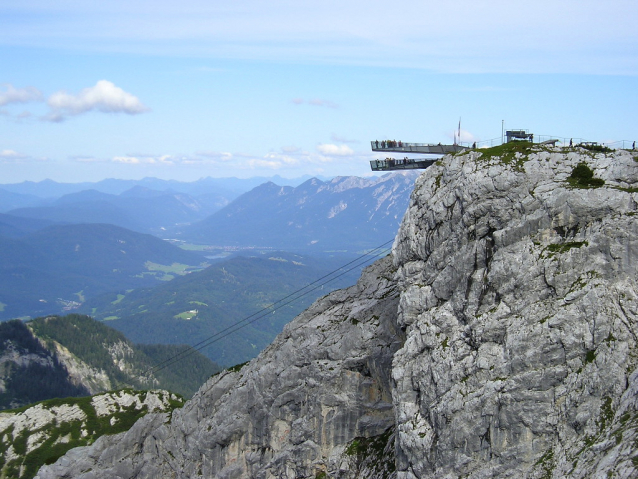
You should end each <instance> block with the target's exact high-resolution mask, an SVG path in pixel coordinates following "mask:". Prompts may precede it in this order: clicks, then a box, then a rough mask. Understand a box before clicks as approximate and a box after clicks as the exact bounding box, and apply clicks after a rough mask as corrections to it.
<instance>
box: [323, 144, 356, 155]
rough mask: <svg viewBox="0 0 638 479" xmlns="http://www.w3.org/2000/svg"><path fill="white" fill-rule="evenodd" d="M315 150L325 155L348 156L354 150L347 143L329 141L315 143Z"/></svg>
mask: <svg viewBox="0 0 638 479" xmlns="http://www.w3.org/2000/svg"><path fill="white" fill-rule="evenodd" d="M317 151H318V152H319V153H321V154H323V155H327V156H349V155H353V154H354V151H353V150H352V148H350V147H349V146H348V145H333V144H330V143H323V144H321V145H317Z"/></svg>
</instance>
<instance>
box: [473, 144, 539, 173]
mask: <svg viewBox="0 0 638 479" xmlns="http://www.w3.org/2000/svg"><path fill="white" fill-rule="evenodd" d="M477 151H479V152H480V153H481V156H480V157H479V159H481V160H491V159H493V158H498V159H499V160H500V162H501V163H502V164H504V165H510V166H513V167H514V169H515V170H517V171H522V170H523V164H524V163H525V159H526V158H527V156H528V155H529V154H530V153H532V152H534V151H540V149H539V148H538V146H535V145H534V143H531V142H529V141H510V142H509V143H503V144H501V145H498V146H493V147H491V148H482V149H480V150H477Z"/></svg>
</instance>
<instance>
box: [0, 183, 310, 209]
mask: <svg viewBox="0 0 638 479" xmlns="http://www.w3.org/2000/svg"><path fill="white" fill-rule="evenodd" d="M309 178H311V177H309V176H304V177H301V178H293V179H289V178H282V177H281V176H273V177H268V178H265V177H253V178H246V179H244V178H210V177H208V178H201V179H199V180H197V181H192V182H183V181H175V180H161V179H159V178H143V179H141V180H118V179H113V178H110V179H105V180H102V181H98V182H84V183H58V182H57V181H53V180H43V181H38V182H34V181H24V182H22V183H8V184H0V212H7V211H8V210H9V209H13V208H19V207H24V206H43V204H42V203H41V202H42V200H55V199H57V198H60V197H62V196H64V195H68V194H71V193H78V192H81V191H86V190H96V191H99V192H101V193H107V194H111V195H120V194H122V193H124V192H125V191H128V190H130V189H132V188H135V187H143V188H146V189H150V190H157V191H161V192H165V191H172V192H177V193H185V194H187V195H192V196H200V195H207V194H210V193H215V194H218V195H221V196H223V197H226V198H229V199H233V198H236V197H237V196H239V195H241V194H242V193H245V192H246V191H250V190H251V189H253V188H255V187H256V186H259V185H261V184H262V183H266V182H268V181H273V182H275V183H277V184H279V185H290V186H297V185H299V184H301V183H303V182H304V181H306V180H308V179H309Z"/></svg>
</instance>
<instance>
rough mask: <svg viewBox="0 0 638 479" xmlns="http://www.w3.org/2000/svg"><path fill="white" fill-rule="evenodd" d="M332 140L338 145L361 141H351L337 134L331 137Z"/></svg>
mask: <svg viewBox="0 0 638 479" xmlns="http://www.w3.org/2000/svg"><path fill="white" fill-rule="evenodd" d="M330 139H331V140H332V141H334V142H336V143H359V140H351V139H348V138H346V137H344V136H341V135H337V134H335V133H333V134H332V135H331V136H330Z"/></svg>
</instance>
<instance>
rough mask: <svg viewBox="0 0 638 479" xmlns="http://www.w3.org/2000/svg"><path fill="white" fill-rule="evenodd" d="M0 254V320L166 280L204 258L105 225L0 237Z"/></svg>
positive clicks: (53, 228)
mask: <svg viewBox="0 0 638 479" xmlns="http://www.w3.org/2000/svg"><path fill="white" fill-rule="evenodd" d="M0 220H2V218H1V217H0ZM20 226H21V227H22V228H23V230H24V228H25V226H24V224H22V225H20ZM0 258H2V261H1V262H0V319H11V318H17V317H21V316H31V317H33V316H39V315H44V314H52V313H53V314H54V313H59V312H61V311H62V310H63V308H66V309H73V308H74V307H75V306H77V305H79V303H82V302H84V301H85V300H86V298H90V297H93V296H96V295H99V294H102V293H105V292H108V291H115V290H120V289H133V288H139V287H144V286H150V285H152V284H157V283H158V282H160V281H161V280H167V279H171V278H173V277H174V276H175V275H176V274H178V273H179V274H183V273H185V272H186V271H188V270H192V269H197V268H200V267H201V266H200V265H201V264H202V263H203V260H204V258H203V257H202V256H201V255H199V254H197V253H193V252H190V251H184V250H183V249H181V248H178V247H176V246H174V245H172V244H169V243H167V242H166V241H164V240H161V239H159V238H156V237H154V236H151V235H146V234H141V233H136V232H133V231H130V230H126V229H124V228H120V227H117V226H113V225H106V224H80V225H53V226H48V227H45V228H43V229H39V230H36V231H32V232H30V233H28V234H25V235H23V236H21V237H18V238H8V237H2V236H0Z"/></svg>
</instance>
